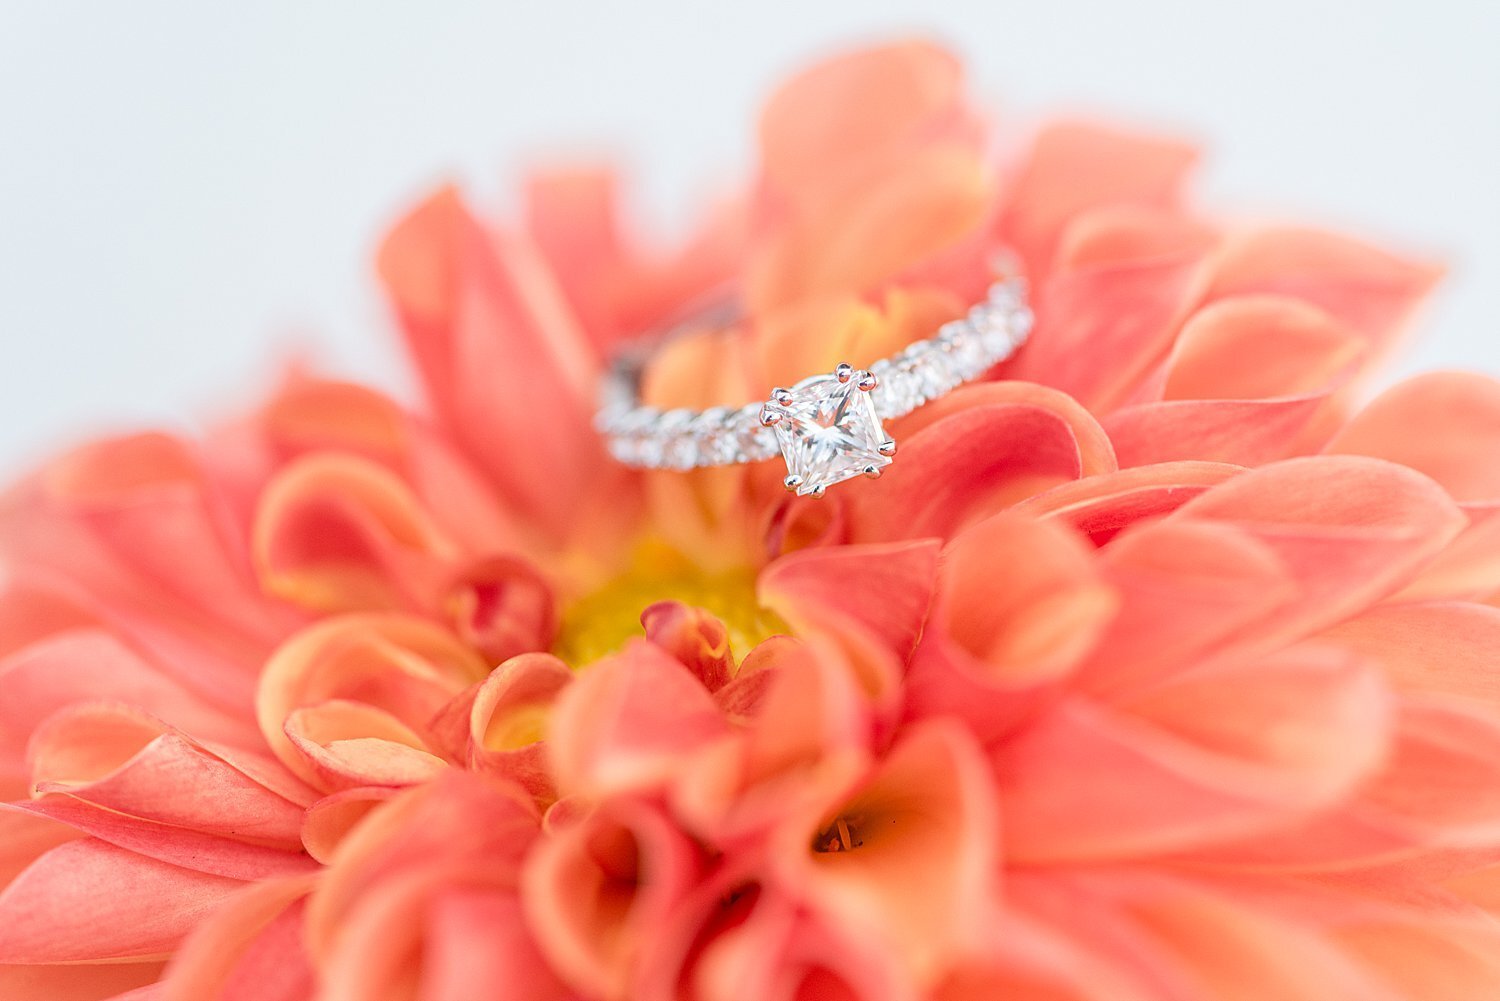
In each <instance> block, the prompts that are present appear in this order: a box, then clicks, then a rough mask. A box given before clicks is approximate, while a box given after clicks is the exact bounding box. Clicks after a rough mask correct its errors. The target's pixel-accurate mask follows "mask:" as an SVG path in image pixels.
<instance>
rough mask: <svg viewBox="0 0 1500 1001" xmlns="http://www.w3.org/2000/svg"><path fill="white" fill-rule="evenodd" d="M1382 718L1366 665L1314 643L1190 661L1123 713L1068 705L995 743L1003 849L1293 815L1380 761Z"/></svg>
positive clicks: (1027, 856) (1097, 841) (1202, 836)
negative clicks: (1178, 675)
mask: <svg viewBox="0 0 1500 1001" xmlns="http://www.w3.org/2000/svg"><path fill="white" fill-rule="evenodd" d="M1388 714H1389V704H1388V697H1387V693H1386V692H1385V690H1384V688H1383V686H1382V685H1381V682H1380V678H1379V675H1378V673H1377V672H1376V671H1375V670H1374V669H1373V668H1371V667H1370V666H1369V665H1368V664H1366V663H1365V662H1364V661H1362V660H1359V659H1356V658H1354V657H1352V656H1350V655H1349V654H1346V653H1342V652H1339V651H1334V650H1319V649H1316V648H1303V649H1298V650H1294V651H1288V652H1286V653H1283V654H1279V655H1277V656H1276V657H1274V658H1269V659H1264V660H1259V661H1252V662H1248V663H1243V664H1239V665H1235V666H1232V667H1229V668H1220V669H1217V670H1215V671H1211V672H1209V671H1200V672H1198V673H1197V674H1195V675H1192V676H1189V677H1188V678H1186V679H1183V680H1181V681H1178V682H1175V683H1173V684H1171V685H1168V686H1166V687H1164V688H1162V689H1159V690H1158V691H1157V692H1156V693H1155V694H1154V695H1151V696H1149V697H1147V698H1146V699H1144V700H1138V701H1137V702H1136V703H1135V704H1134V705H1133V706H1132V708H1131V710H1130V711H1129V712H1128V713H1119V712H1113V711H1110V710H1106V709H1105V708H1104V707H1102V706H1097V705H1092V704H1089V703H1087V702H1084V701H1082V700H1074V701H1069V702H1066V703H1064V704H1061V705H1059V706H1056V707H1054V708H1053V709H1052V710H1051V711H1050V712H1048V713H1047V714H1046V715H1045V716H1043V717H1040V718H1039V719H1037V720H1036V721H1034V722H1033V723H1032V725H1031V726H1029V727H1027V728H1026V729H1025V730H1023V731H1021V732H1019V733H1017V734H1016V735H1015V736H1014V737H1012V738H1011V739H1010V740H1009V741H1007V742H1006V743H1005V744H1003V745H1001V746H999V747H998V748H997V749H996V751H995V766H996V771H997V775H998V778H999V782H1000V793H1001V799H1002V802H1003V803H1004V804H1005V812H1006V853H1007V857H1008V858H1010V859H1012V860H1016V861H1019V862H1027V863H1039V862H1053V863H1055V862H1061V861H1073V862H1079V861H1083V860H1101V859H1110V858H1115V859H1119V858H1130V857H1134V856H1138V855H1142V854H1159V853H1163V852H1166V851H1180V850H1183V849H1188V848H1192V847H1194V846H1197V845H1200V844H1206V843H1207V844H1211V843H1213V842H1214V841H1217V840H1223V839H1228V838H1232V837H1235V836H1238V835H1241V834H1243V833H1246V832H1253V831H1257V830H1263V829H1265V828H1266V827H1268V826H1273V825H1275V824H1278V823H1285V822H1287V821H1288V820H1295V819H1296V818H1297V817H1299V816H1300V815H1303V814H1305V813H1306V812H1307V811H1309V810H1311V809H1313V808H1315V807H1317V806H1321V805H1324V804H1328V803H1330V802H1333V801H1334V800H1335V799H1336V798H1337V797H1339V796H1341V795H1344V794H1346V793H1347V792H1348V790H1349V789H1350V787H1351V786H1352V785H1353V784H1354V783H1355V782H1356V781H1357V780H1359V779H1360V778H1362V777H1364V776H1365V775H1367V774H1369V773H1370V772H1371V771H1372V770H1373V769H1374V768H1375V767H1376V766H1377V765H1378V764H1379V761H1380V758H1381V755H1382V754H1383V753H1384V750H1385V746H1386V721H1387V719H1388ZM1099 817H1108V818H1109V823H1108V824H1101V823H1099V822H1098V818H1099Z"/></svg>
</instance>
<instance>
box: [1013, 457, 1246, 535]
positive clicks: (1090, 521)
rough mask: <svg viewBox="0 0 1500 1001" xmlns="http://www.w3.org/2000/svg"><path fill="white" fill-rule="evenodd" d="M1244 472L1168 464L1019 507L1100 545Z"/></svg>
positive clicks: (1107, 477)
mask: <svg viewBox="0 0 1500 1001" xmlns="http://www.w3.org/2000/svg"><path fill="white" fill-rule="evenodd" d="M1241 472H1243V470H1242V469H1241V467H1239V466H1232V465H1228V464H1226V463H1222V462H1164V463H1161V464H1159V465H1154V466H1142V467H1139V468H1136V469H1122V470H1120V471H1119V472H1117V473H1107V474H1104V475H1101V476H1090V477H1088V478H1087V479H1082V480H1078V481H1076V482H1073V483H1064V484H1062V485H1061V486H1058V487H1053V488H1052V489H1051V490H1047V491H1045V492H1043V493H1040V494H1037V495H1036V496H1034V497H1030V498H1027V499H1026V500H1023V501H1021V502H1020V503H1019V504H1017V505H1015V508H1014V510H1015V511H1017V512H1018V513H1024V514H1029V515H1033V516H1035V517H1051V518H1059V519H1062V520H1063V521H1066V522H1068V523H1069V524H1071V525H1072V526H1073V527H1074V528H1076V529H1078V530H1079V531H1080V532H1082V533H1083V534H1084V535H1087V536H1088V537H1089V538H1090V539H1092V540H1093V541H1094V543H1095V544H1096V545H1104V544H1105V543H1107V542H1109V541H1110V540H1111V539H1112V538H1114V537H1115V535H1116V534H1117V533H1119V532H1120V531H1121V530H1122V529H1125V528H1128V527H1129V526H1131V525H1133V524H1135V523H1136V522H1138V521H1145V520H1147V519H1150V518H1156V517H1160V516H1161V515H1164V514H1169V513H1171V512H1172V511H1175V510H1177V509H1178V508H1179V507H1181V506H1182V505H1184V504H1186V503H1187V502H1188V501H1190V500H1192V499H1193V498H1194V497H1197V496H1198V495H1199V494H1202V493H1203V492H1204V491H1207V490H1210V489H1212V488H1214V487H1216V486H1218V485H1219V484H1220V483H1223V482H1224V481H1226V480H1228V479H1230V478H1232V477H1234V476H1236V475H1238V474H1239V473H1241Z"/></svg>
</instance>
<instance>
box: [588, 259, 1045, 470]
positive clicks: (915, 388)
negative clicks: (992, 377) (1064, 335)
mask: <svg viewBox="0 0 1500 1001" xmlns="http://www.w3.org/2000/svg"><path fill="white" fill-rule="evenodd" d="M1030 332H1031V310H1030V308H1029V307H1027V305H1026V289H1025V285H1024V283H1023V282H1022V281H1021V280H1020V279H1017V278H1009V279H1005V280H1002V281H999V282H996V283H995V284H994V285H993V286H992V287H991V288H990V290H989V295H988V296H987V297H986V298H985V300H984V301H983V302H980V303H978V304H977V305H975V306H974V307H973V308H972V309H970V310H969V312H968V313H967V314H966V315H965V316H964V317H963V318H961V319H958V320H953V321H951V322H949V323H945V324H943V326H942V328H941V329H939V330H938V332H937V333H936V334H934V335H933V336H932V337H929V338H927V339H926V340H921V341H917V342H916V343H914V344H911V345H909V346H908V347H907V348H906V349H905V350H903V351H901V352H900V353H899V354H897V355H894V356H893V357H890V358H883V359H881V360H880V361H877V362H875V363H874V364H872V365H871V366H870V367H869V369H868V370H866V371H859V370H856V369H855V368H854V367H853V366H850V365H840V366H839V367H838V368H837V369H835V370H834V371H833V374H832V375H816V376H813V377H811V378H809V379H804V380H802V381H801V382H799V383H797V384H796V385H795V386H793V387H792V388H791V389H777V390H774V391H773V392H772V393H771V396H770V399H768V400H767V401H766V402H765V403H752V404H749V405H747V406H743V407H713V408H711V409H709V410H688V409H682V408H679V409H676V410H658V409H656V408H654V407H647V406H643V405H642V404H641V402H640V383H641V373H642V372H643V371H644V369H645V367H646V364H647V363H648V362H649V361H650V354H649V351H643V350H641V349H639V348H637V349H636V350H635V351H633V352H632V353H629V354H626V355H623V356H621V357H620V358H618V359H617V360H616V361H615V364H614V366H613V367H612V368H611V370H610V372H609V373H608V375H607V376H606V377H605V380H604V385H603V390H602V393H601V396H602V400H601V405H600V408H599V414H598V416H597V417H596V418H595V426H596V427H598V429H599V432H600V433H601V434H602V435H603V436H604V438H605V441H606V442H607V443H608V445H609V450H610V454H612V455H613V456H614V457H615V458H616V459H617V460H619V461H620V462H623V463H625V464H626V465H628V466H636V467H638V468H641V469H675V470H688V469H695V468H698V467H700V466H729V465H735V464H737V463H742V462H760V461H762V460H765V459H770V458H773V457H774V456H775V455H776V454H777V452H780V453H781V457H782V458H783V459H784V460H785V461H786V471H787V475H786V480H785V483H786V488H787V489H788V490H790V491H793V492H794V493H796V494H799V495H802V496H807V497H821V496H823V492H824V491H825V490H827V489H828V488H829V487H831V486H833V485H834V484H836V483H842V482H844V481H845V480H848V479H852V478H854V477H856V476H861V475H863V476H870V477H875V476H879V475H880V471H881V470H882V469H884V468H885V467H886V466H888V465H890V464H891V459H892V456H894V455H895V454H896V442H895V441H894V439H892V438H891V437H890V436H889V435H887V434H886V432H885V429H884V427H883V426H882V422H883V421H888V420H894V419H895V418H897V417H902V416H905V415H906V414H909V413H911V412H912V411H913V410H915V409H917V408H918V407H920V406H922V405H923V404H924V403H928V402H930V401H932V400H935V399H937V398H938V397H940V396H945V395H947V394H948V393H950V392H952V391H953V390H954V389H957V388H958V387H959V386H960V385H962V384H964V383H966V382H971V381H973V380H975V379H978V378H979V377H981V376H983V375H984V374H985V373H986V372H988V371H989V370H990V369H992V368H994V367H995V366H996V365H998V364H1000V362H1002V361H1004V360H1005V359H1007V358H1009V357H1010V356H1011V355H1013V354H1015V352H1016V349H1017V348H1019V347H1020V346H1021V345H1022V344H1023V343H1025V341H1026V336H1027V334H1029V333H1030ZM670 333H671V332H669V333H668V336H670ZM657 340H658V339H654V338H648V339H646V341H645V346H646V347H647V348H650V347H653V346H655V343H656V341H657Z"/></svg>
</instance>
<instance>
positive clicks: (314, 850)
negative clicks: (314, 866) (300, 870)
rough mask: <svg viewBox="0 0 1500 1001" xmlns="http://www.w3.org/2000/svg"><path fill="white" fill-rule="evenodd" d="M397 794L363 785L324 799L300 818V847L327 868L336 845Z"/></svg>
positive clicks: (388, 787)
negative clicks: (372, 812)
mask: <svg viewBox="0 0 1500 1001" xmlns="http://www.w3.org/2000/svg"><path fill="white" fill-rule="evenodd" d="M400 791H401V790H400V789H399V788H397V787H394V786H366V787H363V788H359V789H345V790H344V791H342V792H336V793H333V794H332V795H329V796H324V797H323V798H322V799H320V800H318V801H317V802H316V803H314V804H313V805H312V806H310V807H308V808H307V813H306V814H305V815H304V816H303V819H302V844H303V847H304V848H306V849H307V853H308V854H309V855H311V856H312V857H313V858H315V859H317V860H318V861H319V862H321V863H322V864H323V865H329V864H330V863H331V862H332V861H333V858H334V854H335V852H337V851H338V847H339V845H341V844H343V842H344V839H345V838H346V837H348V836H349V833H350V832H351V831H353V830H354V829H355V828H356V827H358V826H359V822H360V821H362V820H364V819H365V818H366V817H367V816H369V815H370V813H371V811H373V810H374V809H375V808H376V807H378V806H379V805H380V804H382V803H384V802H386V801H387V800H389V799H392V798H393V797H395V796H396V795H397V794H398V793H399V792H400Z"/></svg>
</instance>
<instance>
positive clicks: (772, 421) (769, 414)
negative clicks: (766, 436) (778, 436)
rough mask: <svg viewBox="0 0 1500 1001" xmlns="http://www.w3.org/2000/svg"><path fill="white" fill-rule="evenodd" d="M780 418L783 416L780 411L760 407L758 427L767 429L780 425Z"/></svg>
mask: <svg viewBox="0 0 1500 1001" xmlns="http://www.w3.org/2000/svg"><path fill="white" fill-rule="evenodd" d="M782 416H783V414H782V413H781V411H780V410H772V409H771V408H770V407H761V408H760V426H761V427H767V428H768V427H775V426H776V425H777V424H780V423H781V418H782Z"/></svg>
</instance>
